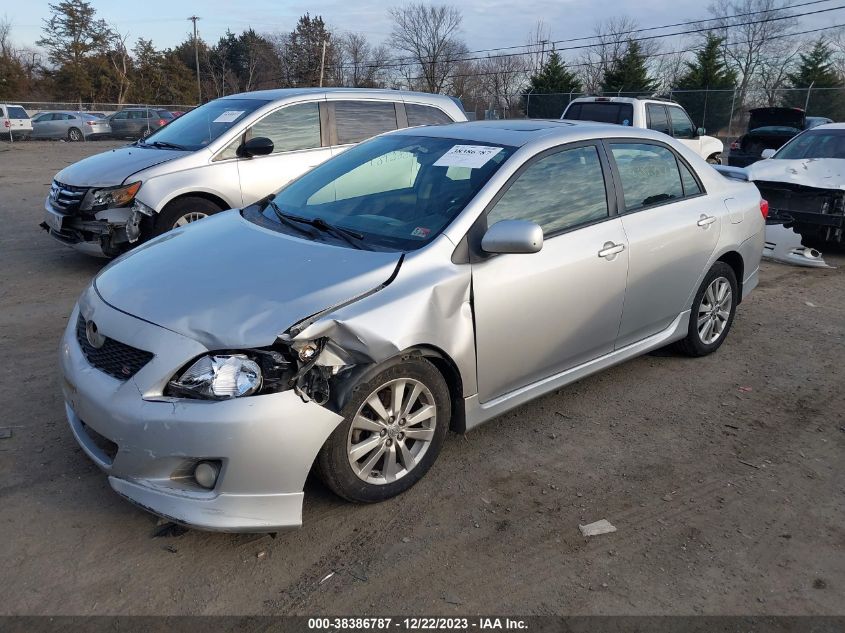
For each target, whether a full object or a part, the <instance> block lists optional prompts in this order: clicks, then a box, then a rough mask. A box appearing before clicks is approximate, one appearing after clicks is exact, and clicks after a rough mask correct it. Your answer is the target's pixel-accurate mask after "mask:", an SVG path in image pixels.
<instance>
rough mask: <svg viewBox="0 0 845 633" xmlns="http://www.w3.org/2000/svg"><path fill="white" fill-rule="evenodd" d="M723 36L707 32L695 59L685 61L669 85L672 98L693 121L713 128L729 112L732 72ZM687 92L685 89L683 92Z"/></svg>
mask: <svg viewBox="0 0 845 633" xmlns="http://www.w3.org/2000/svg"><path fill="white" fill-rule="evenodd" d="M723 43H724V38H721V37H717V36H716V35H714V34H713V33H708V34H707V39H706V40H705V41H704V46H702V48H701V49H700V50H699V51H698V52H696V54H695V60H694V61H691V62H686V66H687V71H686V73H684V75H683V76H682V77H681V78H680V79H679V80H678V83H677V85H675V86H673V90H677V91H679V92H673V97H674V98H675V100H676V101H677V102H678V103H680V104H681V105H683V106H684V108H685V109H686V111H687V112H688V113H689V115H690V117H692V120H693V122H694V123H695V124H696V125H697V126H700V127H704V128H708V127H709V128H712V129H713V130H717V129H719V128H720V127H723V126H726V125H727V124H728V120H729V119H730V115H731V100H732V97H733V92H732V90H733V88H734V87H735V86H736V73H735V72H734V71H733V70H731V69H730V68H728V67H727V65H726V64H725V61H724V56H723V55H722V52H721V50H720V49H721V46H722V44H723ZM685 91H689V92H685Z"/></svg>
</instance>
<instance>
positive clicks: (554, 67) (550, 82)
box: [522, 50, 581, 119]
mask: <svg viewBox="0 0 845 633" xmlns="http://www.w3.org/2000/svg"><path fill="white" fill-rule="evenodd" d="M525 92H526V94H525V96H523V98H522V100H523V109H524V110H525V112H526V115H527V116H528V117H529V118H534V119H557V118H560V115H561V114H563V111H564V109H565V108H566V106H567V104H568V103H569V95H570V94H572V93H576V94H577V93H579V92H581V82H580V81H579V80H578V77H576V76H575V73H573V72H572V71H570V70H569V69H568V68H567V67H566V63H565V62H564V61H563V60H562V59H561V57H560V55H559V54H558V52H557V51H555V50H553V51H552V52H551V54H549V59H548V60H547V61H546V63H545V64H543V67H542V68H541V69H540V72H538V73H536V74H535V75H532V76H531V80H530V83H529V84H528V88H527V90H526V91H525Z"/></svg>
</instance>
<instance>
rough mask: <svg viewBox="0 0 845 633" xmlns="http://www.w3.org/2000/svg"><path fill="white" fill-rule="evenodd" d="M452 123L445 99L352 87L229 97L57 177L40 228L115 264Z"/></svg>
mask: <svg viewBox="0 0 845 633" xmlns="http://www.w3.org/2000/svg"><path fill="white" fill-rule="evenodd" d="M454 121H466V115H465V114H464V111H463V108H462V107H461V106H460V102H458V101H456V100H454V99H452V98H451V97H447V96H445V95H435V94H425V93H418V92H406V91H400V90H369V89H354V88H301V89H279V90H261V91H256V92H247V93H242V94H236V95H230V96H228V97H223V98H221V99H215V100H214V101H209V102H208V103H206V104H204V105H202V106H200V107H198V108H196V109H194V110H191V111H190V112H188V113H187V114H184V115H182V116H180V117H179V118H177V119H174V120H172V121H170V123H168V124H167V125H165V126H164V127H162V128H160V129H158V130H157V131H155V132H153V133H152V134H151V135H150V136H148V137H146V138H144V139H142V140H139V141H137V142H135V143H133V144H131V145H127V146H126V147H121V148H119V149H114V150H111V151H108V152H103V153H101V154H97V155H95V156H90V157H89V158H86V159H84V160H81V161H79V162H78V163H75V164H73V165H70V166H68V167H66V168H65V169H63V170H62V171H60V172H59V173H58V174H56V176H55V178H54V180H53V183H52V186H51V188H50V193H49V195H48V196H47V200H46V201H45V203H44V211H45V215H44V222H43V223H42V224H41V226H42V228H44V229H46V230H47V231H48V232H49V233H50V235H51V236H53V237H54V238H56V239H58V240H59V241H61V242H63V243H65V244H68V245H70V246H72V247H74V248H76V249H77V250H80V251H83V252H87V253H89V254H92V255H100V256H103V255H104V256H106V257H115V256H117V255H120V254H121V253H123V252H124V251H126V250H127V249H129V248H131V247H132V246H133V245H135V244H138V243H140V242H143V241H145V240H147V239H150V238H152V237H155V236H157V235H161V234H162V233H165V232H167V231H169V230H170V229H172V228H174V227H178V226H183V225H185V224H188V223H190V222H193V221H195V220H200V219H202V218H205V217H207V216H210V215H213V214H215V213H218V212H220V211H223V210H225V209H236V208H240V207H246V206H249V205H251V204H253V203H254V202H256V201H258V200H260V199H261V198H263V197H265V196H267V195H268V194H270V193H272V192H273V191H276V190H278V189H279V188H280V187H282V186H283V185H285V184H287V183H288V182H290V181H291V180H293V179H295V178H298V177H299V176H301V175H302V174H304V173H305V172H307V171H308V170H309V169H311V168H312V167H315V166H317V165H319V164H320V163H322V162H323V161H325V160H327V159H329V158H331V157H332V156H334V155H336V154H339V153H340V152H343V151H344V150H346V149H347V148H349V147H351V146H352V145H354V144H356V143H359V142H361V141H363V140H365V139H368V138H370V137H372V136H376V135H378V134H381V133H382V132H388V131H391V130H396V129H401V128H406V127H415V126H418V125H436V124H441V123H452V122H454ZM114 126H115V123H114V119H112V131H114Z"/></svg>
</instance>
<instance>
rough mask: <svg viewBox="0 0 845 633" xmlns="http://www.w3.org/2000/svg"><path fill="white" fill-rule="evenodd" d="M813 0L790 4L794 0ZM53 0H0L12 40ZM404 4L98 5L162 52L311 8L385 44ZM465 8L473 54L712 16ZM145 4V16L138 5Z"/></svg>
mask: <svg viewBox="0 0 845 633" xmlns="http://www.w3.org/2000/svg"><path fill="white" fill-rule="evenodd" d="M805 1H806V0H791V3H793V4H794V3H800V2H805ZM48 4H49V1H48V0H0V16H3V15H5V17H6V18H8V19H9V20H10V21H11V22H12V40H13V42H14V43H15V45H17V46H25V45H31V44H33V43H34V42H35V40H37V39H38V38H39V37H41V35H42V33H41V27H42V21H41V20H42V18H45V17H47V16H48V15H49V8H48ZM396 4H402V3H401V2H390V1H386V2H378V1H375V0H311V1H310V2H298V1H293V2H291V1H287V2H286V1H284V0H249V1H248V2H243V1H239V2H233V1H231V0H229V1H227V0H174V1H172V2H140V3H139V2H130V1H128V0H94V1H93V5H94V6H95V7H96V9H97V12H98V16H99V17H101V18H103V19H105V20H106V21H107V22H109V23H110V24H111V25H113V26H114V27H115V28H116V29H117V30H119V31H120V32H121V33H123V34H126V33H129V41H130V42H134V41H135V40H136V39H137V38H138V37H143V38H147V39H152V40H153V42H154V44H155V45H156V46H157V47H158V48H167V47H170V46H174V45H176V44H178V43H179V42H181V41H182V40H184V38H185V37H186V36H187V34H188V33H189V31H190V28H191V24H190V22H188V21H187V17H188V16H190V15H192V14H196V15H198V16H200V17H201V20H200V22H199V29H200V34H201V36H202V37H203V38H204V39H205V40H206V41H209V42H215V41H216V40H217V39H218V38H219V37H220V36H221V35H222V34H223V33H224V32H225V31H226V29H227V28H229V29H231V30H232V31H233V32H236V33H237V32H239V31H242V30H244V29H245V28H248V27H250V26H252V27H253V28H254V29H255V30H256V31H258V32H267V31H291V30H292V29H293V27H294V26H295V24H296V20H297V19H298V18H299V16H300V15H302V14H304V13H305V12H306V11H308V12H310V13H311V15H312V16H313V15H315V14H320V15H322V16H323V18H324V19H325V20H326V22H327V23H328V24H329V26H331V27H332V28H334V29H336V30H340V31H355V32H360V33H364V34H366V35H367V36H368V37H369V38H370V40H372V41H374V42H381V41H383V40H385V39H387V37H388V36H389V34H390V20H389V17H388V14H387V9H388V7H390V6H395V5H396ZM450 4H453V5H454V6H457V7H459V8H460V9H461V10H462V11H463V16H464V22H463V33H462V36H463V39H464V41H465V42H466V43H467V45H468V47H469V49H470V50H476V49H485V48H492V47H496V46H513V45H519V44H524V43H525V42H526V41H527V39H528V33H529V32H530V31H531V30H532V28H533V26H534V25H535V24H536V22H537V20H539V19H542V20H543V21H544V22H545V23H546V24H547V25H548V26H549V27H550V29H551V34H552V39H565V38H571V37H580V36H584V35H590V34H592V32H593V28H594V26H595V25H596V23H597V22H599V21H600V20H603V19H606V18H609V17H612V16H614V15H628V16H631V17H633V18H636V19H637V20H638V22H639V24H640V26H643V27H647V26H659V25H663V24H671V23H673V22H683V21H685V20H694V19H699V18H703V17H707V16H708V14H707V10H706V6H707V4H708V2H707V0H705V1H704V2H702V0H638V1H635V0H617V1H615V2H596V1H595V0H590V1H586V0H558V1H545V2H541V1H531V0H516V1H514V0H460V2H452V3H450ZM840 4H841V3H840V2H837V1H836V0H831V2H825V3H824V4H820V5H816V6H811V7H806V8H801V9H796V11H808V10H814V9H821V8H827V7H833V6H837V5H840ZM137 7H140V8H141V11H140V13H139V12H137V11H136V8H137ZM842 22H845V10H841V11H834V12H830V13H822V14H820V15H815V16H807V17H804V18H802V19H801V21H800V27H801V29H802V30H804V29H812V28H818V27H821V26H829V25H831V24H834V23H842Z"/></svg>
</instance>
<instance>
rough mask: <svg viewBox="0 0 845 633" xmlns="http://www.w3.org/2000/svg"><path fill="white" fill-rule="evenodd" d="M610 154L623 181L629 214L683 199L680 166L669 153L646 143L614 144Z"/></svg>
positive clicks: (662, 148) (623, 190)
mask: <svg viewBox="0 0 845 633" xmlns="http://www.w3.org/2000/svg"><path fill="white" fill-rule="evenodd" d="M610 151H611V152H612V154H613V158H614V160H615V161H616V165H617V167H618V169H619V177H620V179H621V180H622V193H623V195H624V198H625V210H626V211H635V210H637V209H642V208H643V207H648V206H651V205H653V204H659V203H661V202H666V201H667V200H675V199H679V198H683V197H684V189H683V186H682V185H681V176H680V173H679V172H678V162H677V160H676V159H675V155H674V154H673V153H672V152H671V151H670V150H669V149H667V148H665V147H661V146H660V145H648V144H645V143H611V144H610Z"/></svg>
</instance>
